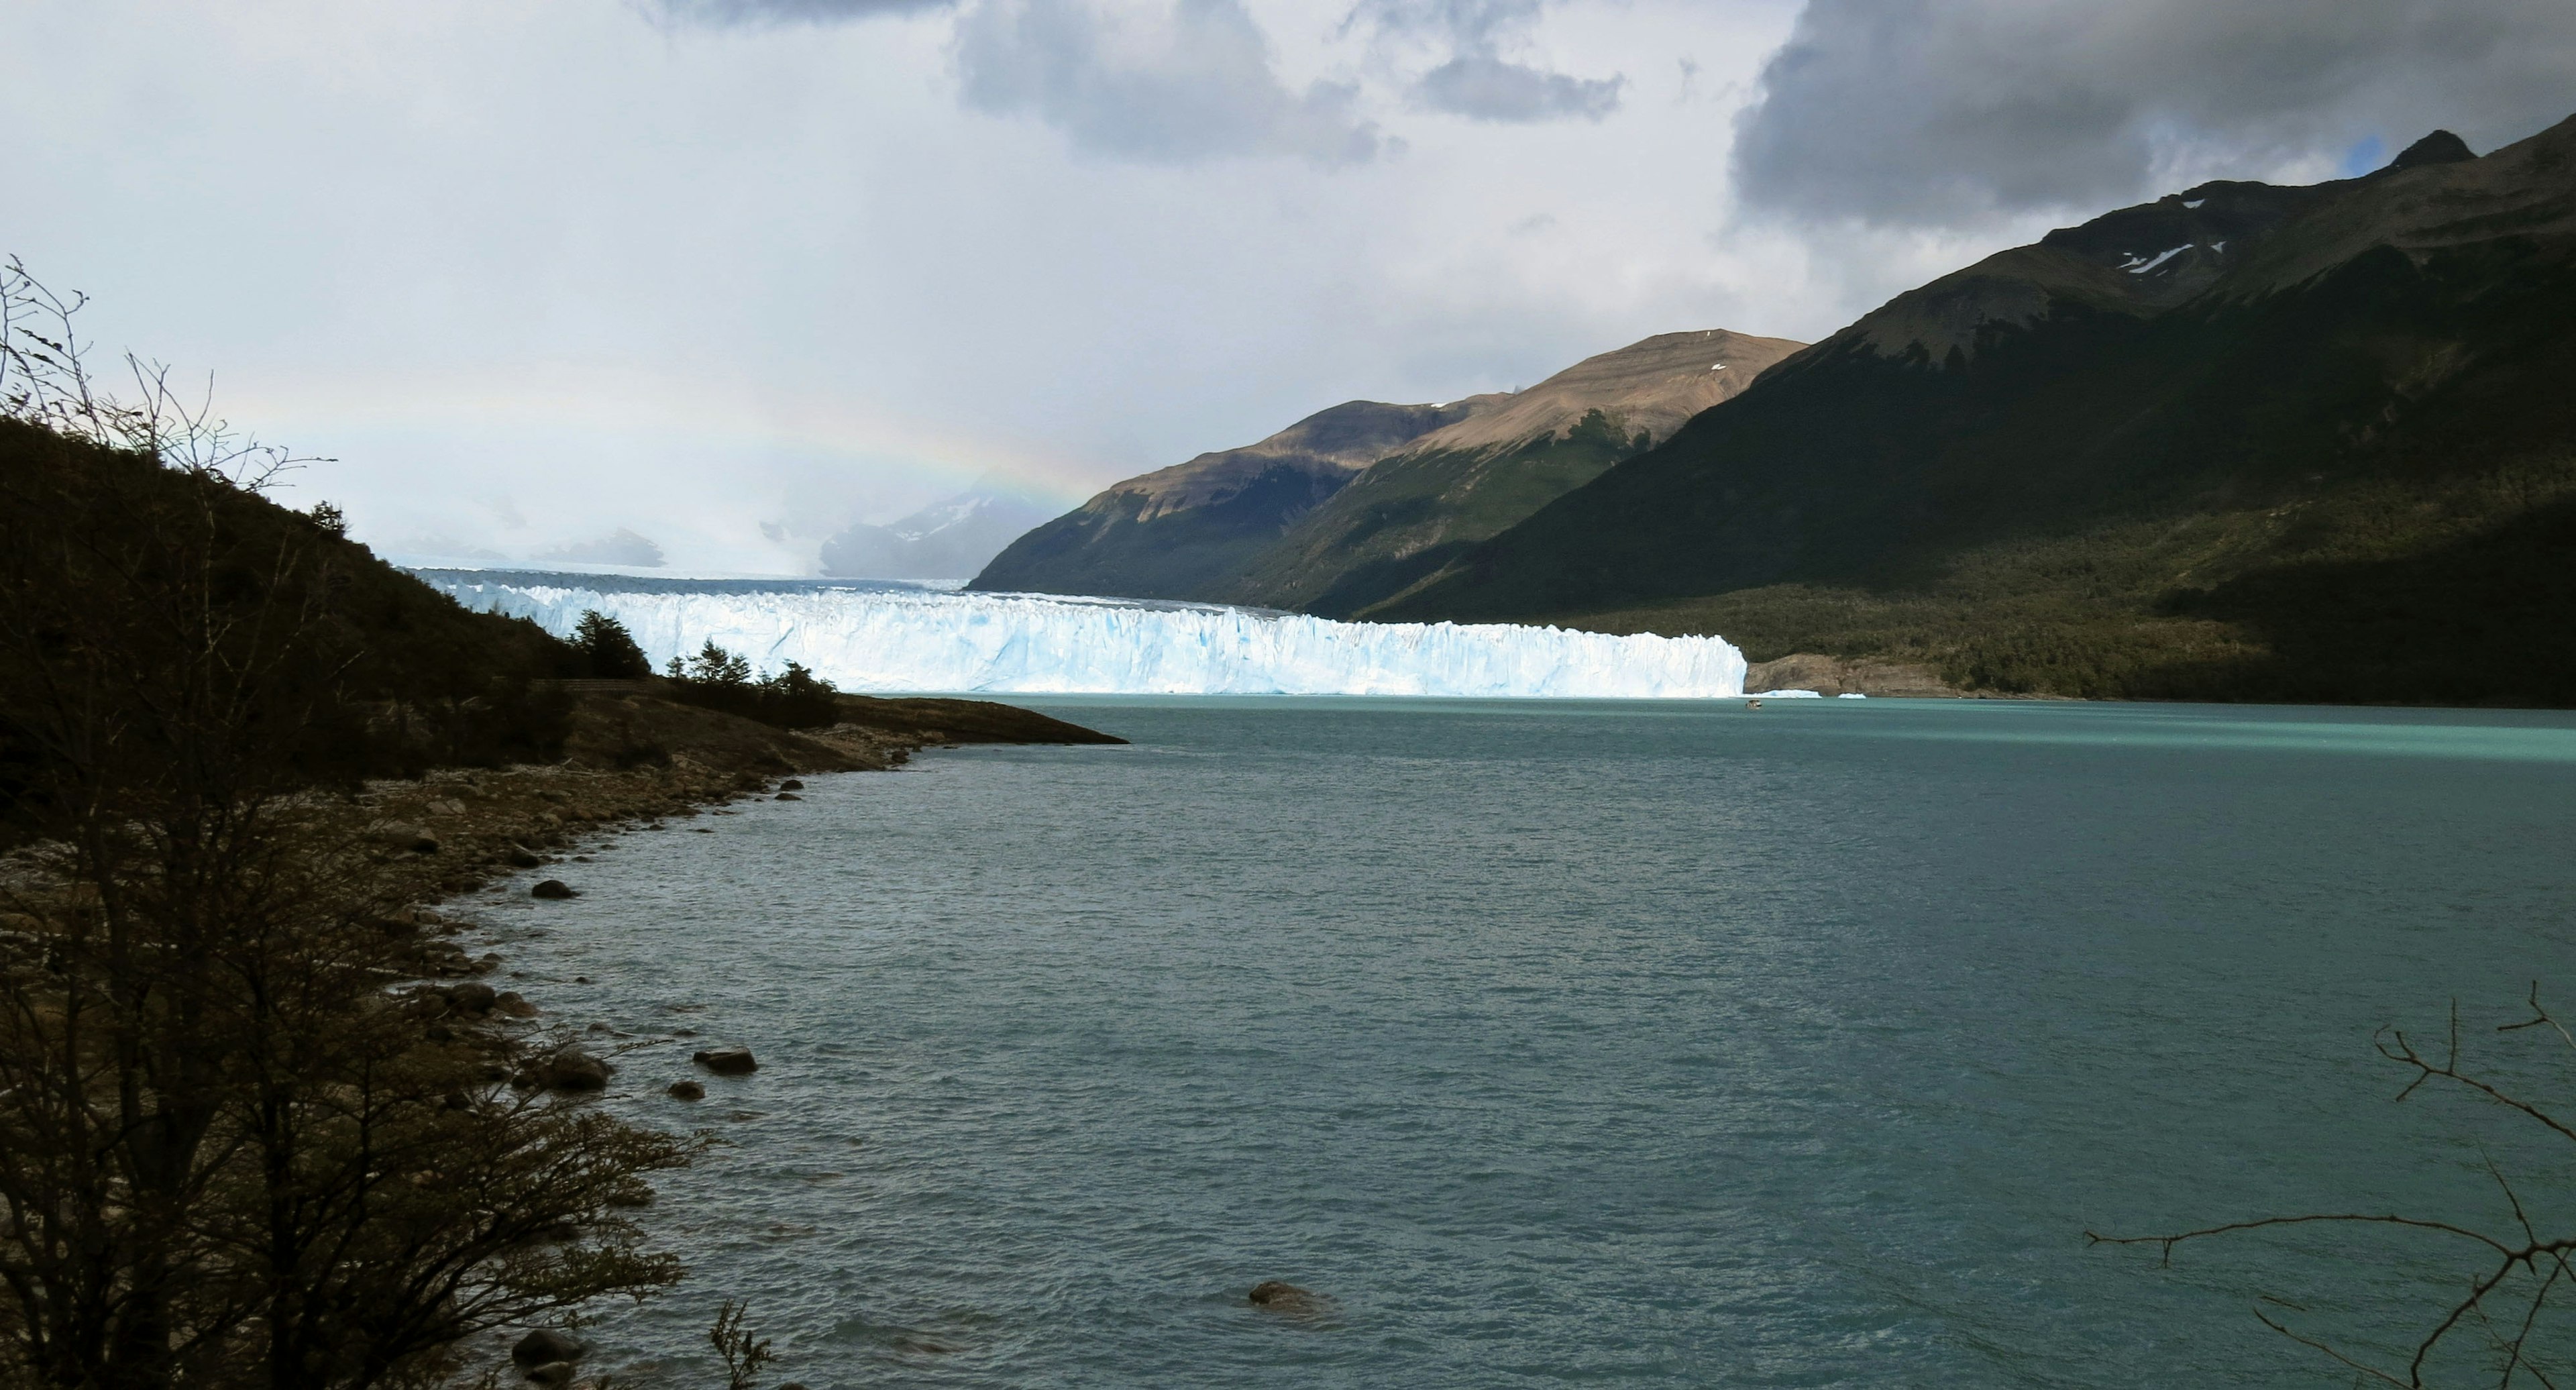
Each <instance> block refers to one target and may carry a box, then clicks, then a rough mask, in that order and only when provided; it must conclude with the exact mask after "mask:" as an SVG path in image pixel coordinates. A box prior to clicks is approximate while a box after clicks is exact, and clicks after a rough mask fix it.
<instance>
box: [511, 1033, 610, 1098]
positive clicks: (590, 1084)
mask: <svg viewBox="0 0 2576 1390" xmlns="http://www.w3.org/2000/svg"><path fill="white" fill-rule="evenodd" d="M616 1070H617V1069H616V1068H615V1067H612V1066H610V1065H609V1064H607V1063H606V1062H603V1061H601V1060H600V1059H598V1058H597V1057H594V1056H592V1055H591V1054H590V1051H589V1049H587V1048H585V1047H583V1046H582V1045H581V1044H579V1043H566V1044H564V1045H563V1046H562V1047H560V1048H557V1049H556V1050H555V1051H554V1052H553V1053H552V1054H550V1055H548V1056H546V1057H544V1058H542V1059H540V1060H539V1061H538V1062H537V1063H536V1064H535V1065H534V1066H532V1067H530V1068H529V1069H528V1076H529V1079H530V1080H531V1081H532V1082H533V1083H534V1084H536V1085H539V1086H543V1087H545V1088H546V1089H547V1090H550V1091H598V1090H604V1089H606V1088H607V1086H608V1078H609V1076H610V1075H611V1074H612V1073H614V1072H615V1071H616Z"/></svg>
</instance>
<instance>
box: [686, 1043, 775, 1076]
mask: <svg viewBox="0 0 2576 1390" xmlns="http://www.w3.org/2000/svg"><path fill="white" fill-rule="evenodd" d="M689 1060H690V1061H692V1062H695V1063H697V1064H698V1065H699V1066H702V1067H705V1068H706V1069H707V1070H709V1071H711V1072H714V1073H715V1074H716V1075H718V1076H749V1075H750V1074H751V1073H753V1072H756V1071H758V1070H760V1063H759V1062H758V1061H756V1060H754V1059H753V1058H752V1055H751V1049H750V1048H747V1047H717V1048H710V1049H708V1050H707V1051H704V1052H699V1053H694V1054H692V1055H691V1056H690V1058H689Z"/></svg>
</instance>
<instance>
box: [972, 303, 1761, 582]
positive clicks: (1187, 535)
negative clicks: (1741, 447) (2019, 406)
mask: <svg viewBox="0 0 2576 1390" xmlns="http://www.w3.org/2000/svg"><path fill="white" fill-rule="evenodd" d="M1801 346H1803V345H1802V344H1799V343H1793V342H1789V341H1787V340H1785V339H1779V338H1751V337H1746V336H1744V335H1742V334H1738V333H1729V332H1726V331H1724V330H1711V331H1707V332H1698V333H1667V334H1663V335H1661V336H1659V337H1654V338H1648V339H1646V340H1645V341H1644V342H1641V343H1635V344H1632V345H1630V346H1628V347H1625V348H1621V349H1619V350H1618V351H1616V352H1607V353H1603V354H1601V355H1600V356H1598V357H1592V358H1587V359H1585V360H1584V361H1582V362H1579V363H1577V364H1575V365H1574V366H1572V367H1569V368H1567V369H1566V370H1564V371H1562V372H1559V373H1557V374H1556V375H1554V376H1552V377H1549V378H1548V379H1546V380H1545V381H1542V382H1540V383H1539V384H1538V385H1536V386H1533V387H1530V388H1529V389H1527V390H1525V391H1513V392H1498V393H1493V394H1487V395H1479V396H1469V397H1466V398H1465V399H1462V400H1455V401H1443V402H1440V403H1438V404H1433V405H1388V404H1385V403H1383V402H1379V401H1347V402H1344V403H1343V404H1341V405H1337V406H1334V407H1333V408H1331V409H1330V410H1325V411H1321V412H1319V413H1317V414H1314V415H1310V416H1308V417H1306V418H1305V419H1303V420H1300V421H1298V422H1297V423H1296V424H1294V425H1291V426H1289V427H1288V428H1287V429H1284V430H1282V431H1280V432H1279V433H1277V434H1274V435H1272V436H1270V437H1269V438H1268V439H1264V440H1262V441H1261V442H1260V443H1258V444H1252V445H1248V446H1246V447H1244V448H1240V449H1228V450H1225V451H1223V452H1220V453H1212V454H1201V455H1199V456H1198V457H1197V458H1194V459H1191V460H1190V461H1189V462H1187V463H1183V464H1178V465H1175V466H1174V467H1171V468H1166V469H1162V470H1160V471H1158V472H1153V473H1148V474H1145V475H1144V476H1142V477H1138V478H1130V479H1128V480H1127V481H1125V482H1122V483H1118V484H1116V485H1115V486H1112V487H1111V488H1109V489H1108V490H1107V491H1105V492H1103V493H1101V494H1100V495H1099V496H1097V497H1094V498H1092V499H1091V500H1090V501H1088V502H1085V503H1084V504H1083V505H1082V506H1081V507H1080V508H1078V509H1076V510H1075V511H1073V512H1071V513H1070V514H1068V515H1065V516H1062V517H1059V518H1057V519H1055V520H1054V521H1051V522H1048V523H1047V524H1046V525H1044V526H1041V527H1039V528H1038V529H1036V530H1034V531H1032V532H1030V533H1029V534H1028V535H1026V536H1023V537H1021V538H1020V539H1019V540H1018V541H1015V542H1013V543H1012V544H1011V546H1010V547H1009V548H1008V549H1006V550H1004V551H1003V552H1002V553H1001V554H1000V555H999V556H997V557H996V558H995V559H994V561H993V563H992V564H991V565H989V566H987V567H986V568H985V570H984V572H983V573H982V574H980V575H978V576H976V578H975V581H974V583H973V584H972V585H970V586H969V587H972V588H979V589H995V590H1012V591H1020V592H1036V593H1071V594H1097V595H1105V596H1111V597H1119V598H1164V599H1202V600H1208V601H1213V602H1226V603H1245V604H1254V605H1260V606H1266V607H1277V608H1297V609H1302V610H1305V611H1309V612H1316V613H1327V614H1334V615H1338V614H1341V613H1345V612H1348V611H1351V610H1354V609H1357V608H1360V607H1363V606H1365V605H1367V604H1369V603H1373V602H1377V601H1379V600H1382V599H1384V598H1386V597H1388V596H1390V595H1392V594H1393V593H1395V592H1396V591H1397V590H1399V589H1400V588H1402V587H1403V586H1404V585H1405V584H1406V583H1410V582H1411V581H1412V580H1414V579H1416V578H1419V577H1420V576H1422V575H1425V574H1428V573H1430V572H1432V571H1433V570H1435V569H1437V568H1439V566H1440V565H1441V564H1442V563H1443V562H1445V561H1446V560H1447V559H1449V558H1450V557H1452V556H1454V555H1456V554H1457V553H1459V552H1460V551H1461V550H1463V549H1464V548H1465V547H1466V546H1467V545H1470V544H1472V543H1474V542H1476V541H1480V540H1483V539H1485V538H1487V537H1489V536H1492V535H1495V534H1497V533H1499V532H1501V531H1502V530H1503V529H1505V528H1506V527H1509V526H1510V525H1511V524H1512V523H1514V522H1516V521H1519V520H1520V519H1522V518H1523V517H1526V516H1528V515H1529V514H1530V513H1531V512H1533V511H1536V510H1537V509H1538V508H1539V507H1540V506H1542V505H1544V504H1545V503H1547V502H1549V501H1551V500H1553V499H1555V498H1557V497H1559V496H1562V495H1563V494H1564V493H1566V492H1567V491H1569V490H1571V489H1573V488H1575V487H1579V486H1581V485H1582V484H1584V483H1586V482H1589V481H1590V480H1591V479H1593V478H1595V477H1598V476H1599V475H1600V474H1601V472H1602V470H1604V469H1606V468H1608V467H1609V466H1610V465H1611V464H1613V463H1616V462H1618V461H1619V460H1620V459H1622V458H1626V457H1628V456H1630V455H1632V454H1634V453H1636V452H1638V451H1639V450H1642V449H1644V448H1647V447H1649V446H1650V445H1651V444H1652V443H1653V442H1654V441H1655V440H1657V439H1661V438H1665V437H1668V436H1670V435H1671V434H1672V432H1673V431H1674V430H1675V429H1677V428H1679V427H1680V426H1681V424H1682V422H1683V421H1685V420H1688V419H1689V418H1691V417H1692V416H1693V415H1696V414H1698V413H1699V412H1700V411H1702V410H1704V409H1706V408H1708V407H1709V406H1712V405H1715V404H1716V403H1717V402H1719V401H1722V400H1725V399H1727V398H1728V397H1730V396H1733V395H1735V394H1736V393H1737V392H1739V391H1741V390H1743V389H1744V388H1745V386H1747V385H1748V384H1750V383H1751V382H1752V380H1753V378H1754V377H1756V376H1758V375H1760V374H1761V372H1762V370H1763V369H1764V368H1766V367H1768V366H1770V365H1771V364H1772V363H1774V362H1777V361H1779V360H1780V359H1781V358H1782V357H1785V356H1787V355H1788V354H1789V353H1791V352H1794V351H1796V350H1797V349H1798V348H1799V347H1801Z"/></svg>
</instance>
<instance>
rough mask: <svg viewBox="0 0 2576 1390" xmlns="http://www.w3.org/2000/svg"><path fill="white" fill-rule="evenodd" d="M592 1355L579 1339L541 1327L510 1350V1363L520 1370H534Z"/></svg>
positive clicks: (569, 1334)
mask: <svg viewBox="0 0 2576 1390" xmlns="http://www.w3.org/2000/svg"><path fill="white" fill-rule="evenodd" d="M588 1355H590V1348H589V1347H588V1346H586V1345H584V1344H583V1342H582V1340H581V1339H580V1338H579V1337H576V1336H574V1335H572V1334H571V1333H569V1332H566V1331H563V1330H562V1329H560V1328H554V1327H540V1328H538V1329H537V1330H536V1331H534V1332H531V1333H529V1334H528V1335H527V1336H525V1337H521V1338H520V1339H519V1343H518V1345H517V1346H514V1347H512V1348H510V1361H511V1363H512V1364H513V1365H516V1366H517V1367H518V1368H519V1369H520V1370H523V1371H526V1370H533V1369H535V1368H536V1367H539V1366H551V1365H554V1364H556V1363H557V1362H562V1361H579V1360H580V1359H582V1358H583V1357H585V1356H588Z"/></svg>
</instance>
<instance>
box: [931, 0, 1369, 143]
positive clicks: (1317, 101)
mask: <svg viewBox="0 0 2576 1390" xmlns="http://www.w3.org/2000/svg"><path fill="white" fill-rule="evenodd" d="M955 52H956V62H957V72H958V76H959V78H960V79H961V80H962V82H963V86H964V92H965V98H966V102H967V104H968V105H970V106H973V107H976V108H977V109H979V110H984V111H990V112H994V113H997V114H1008V115H1029V116H1035V117H1037V118H1038V119H1040V120H1043V121H1045V122H1046V123H1048V124H1049V125H1052V126H1055V127H1056V128H1057V129H1059V130H1062V131H1063V132H1064V133H1065V135H1066V136H1067V137H1068V138H1070V139H1071V140H1072V141H1073V143H1074V145H1075V146H1076V147H1077V148H1080V149H1084V150H1088V151H1091V152H1093V153H1096V154H1107V155H1114V156H1117V157H1119V158H1123V159H1133V160H1139V161H1144V162H1148V163H1166V164H1188V163H1195V162H1197V161H1201V160H1206V159H1213V158H1219V157H1224V156H1229V155H1297V156H1302V157H1304V158H1307V159H1310V160H1313V161H1315V162H1316V163H1319V164H1327V165H1331V164H1358V163H1365V162H1367V161H1368V160H1371V159H1374V158H1375V157H1376V156H1377V154H1378V152H1379V149H1380V147H1381V145H1382V143H1383V142H1382V141H1381V139H1380V137H1379V135H1378V131H1377V127H1376V125H1375V124H1374V123H1371V122H1369V121H1365V120H1361V119H1359V118H1358V117H1357V116H1356V115H1355V114H1354V112H1353V105H1354V99H1355V98H1356V96H1357V93H1356V92H1355V91H1354V90H1352V89H1351V88H1348V87H1344V86H1339V85H1336V84H1333V83H1328V82H1318V83H1315V84H1314V85H1312V86H1310V87H1308V88H1307V89H1306V90H1305V91H1303V92H1293V91H1290V90H1289V89H1288V88H1287V86H1286V85H1285V84H1283V83H1282V82H1281V81H1280V80H1279V75H1278V73H1277V72H1276V71H1275V70H1274V69H1273V68H1272V66H1271V58H1270V44H1269V41H1268V40H1267V39H1266V38H1265V37H1264V36H1263V34H1262V32H1261V28H1260V26H1259V25H1258V24H1256V23H1254V22H1253V18H1252V16H1251V14H1250V13H1249V12H1248V11H1246V10H1245V9H1244V8H1243V6H1242V4H1241V3H1240V0H1176V3H1174V4H1173V6H1172V8H1171V9H1170V11H1169V12H1168V13H1167V14H1165V15H1162V16H1159V17H1157V18H1156V19H1155V20H1154V21H1152V22H1148V23H1142V24H1140V23H1139V22H1138V19H1137V16H1136V15H1135V14H1134V13H1133V12H1129V13H1128V14H1126V15H1122V16H1111V15H1106V14H1102V13H1100V12H1099V11H1097V10H1094V9H1093V8H1091V7H1090V6H1089V5H1088V4H1085V3H1082V2H1081V0H983V3H982V4H979V5H977V6H976V7H975V8H973V9H971V10H969V11H967V12H966V13H965V14H964V15H963V16H961V17H960V18H959V20H958V23H957V40H956V50H955Z"/></svg>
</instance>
